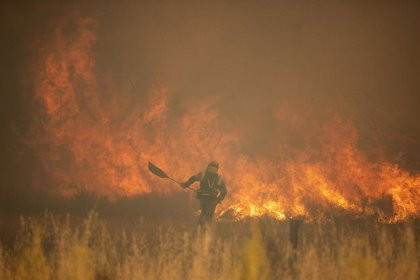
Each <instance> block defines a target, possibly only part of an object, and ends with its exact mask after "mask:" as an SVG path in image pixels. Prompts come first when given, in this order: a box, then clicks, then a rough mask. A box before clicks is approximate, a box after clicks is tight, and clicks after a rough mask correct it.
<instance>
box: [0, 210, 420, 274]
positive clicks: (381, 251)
mask: <svg viewBox="0 0 420 280" xmlns="http://www.w3.org/2000/svg"><path fill="white" fill-rule="evenodd" d="M115 228H118V229H115ZM288 231H289V229H288V223H287V222H276V221H271V220H266V219H260V220H253V221H246V222H241V223H230V222H221V223H219V224H217V225H216V226H214V227H213V228H211V229H209V230H207V231H206V232H205V233H200V232H198V231H196V230H195V229H193V227H185V226H181V225H177V224H176V223H175V222H174V223H172V224H171V223H169V224H163V225H155V224H151V223H150V224H149V223H146V222H139V223H137V224H135V225H129V226H128V225H127V227H126V230H123V229H121V227H120V226H118V227H115V226H111V224H110V223H107V222H105V221H102V220H100V219H98V218H97V215H96V214H95V213H91V214H90V215H88V216H87V217H86V218H85V219H84V220H83V221H79V222H75V221H72V219H70V218H69V217H67V218H59V217H57V216H54V215H50V214H47V215H45V217H43V218H42V219H34V220H32V219H26V220H24V219H22V221H21V225H20V229H19V232H20V233H19V234H18V235H17V237H16V239H15V241H14V242H13V244H9V245H7V247H5V246H3V247H0V279H31V280H36V279H39V280H44V279H69V280H70V279H72V280H77V279H83V280H89V279H404V280H410V279H413V280H414V279H418V275H419V268H418V264H419V246H418V242H417V240H416V238H418V236H416V224H415V221H409V222H406V223H404V224H400V225H381V224H377V223H374V222H369V221H358V222H351V221H347V222H331V223H328V224H303V225H302V227H301V232H300V233H301V234H300V238H299V247H298V249H297V250H294V249H292V248H291V246H290V244H289V241H288V238H289V237H288ZM3 245H4V244H3Z"/></svg>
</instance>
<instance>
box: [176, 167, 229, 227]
mask: <svg viewBox="0 0 420 280" xmlns="http://www.w3.org/2000/svg"><path fill="white" fill-rule="evenodd" d="M218 171H219V163H218V162H217V161H212V162H210V163H209V164H208V166H207V168H206V170H204V171H202V172H200V173H198V174H196V175H194V176H192V177H191V178H190V179H188V181H186V182H184V183H181V186H182V187H183V188H188V187H189V186H190V185H191V184H193V183H194V182H200V188H199V189H198V190H197V191H196V197H197V199H198V201H199V202H200V217H199V223H200V225H202V226H203V225H205V224H207V223H210V222H211V221H212V219H213V215H214V211H215V210H216V206H217V204H219V203H220V202H222V200H223V199H224V198H225V196H226V193H227V191H226V184H225V182H224V181H223V180H222V178H221V177H220V176H219V174H218Z"/></svg>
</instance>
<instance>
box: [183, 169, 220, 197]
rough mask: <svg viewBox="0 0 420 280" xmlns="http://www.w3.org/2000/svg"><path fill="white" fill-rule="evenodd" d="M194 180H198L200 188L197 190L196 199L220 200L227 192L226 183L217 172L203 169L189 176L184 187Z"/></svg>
mask: <svg viewBox="0 0 420 280" xmlns="http://www.w3.org/2000/svg"><path fill="white" fill-rule="evenodd" d="M194 182H200V188H199V189H198V190H197V198H198V199H209V200H217V202H220V201H222V200H223V199H224V198H225V196H226V193H227V190H226V184H225V182H224V181H223V179H222V178H221V177H220V176H219V174H217V173H213V172H209V171H203V172H200V173H198V174H196V175H194V176H191V178H190V179H188V181H186V182H185V183H184V186H185V187H189V186H190V185H191V184H193V183H194Z"/></svg>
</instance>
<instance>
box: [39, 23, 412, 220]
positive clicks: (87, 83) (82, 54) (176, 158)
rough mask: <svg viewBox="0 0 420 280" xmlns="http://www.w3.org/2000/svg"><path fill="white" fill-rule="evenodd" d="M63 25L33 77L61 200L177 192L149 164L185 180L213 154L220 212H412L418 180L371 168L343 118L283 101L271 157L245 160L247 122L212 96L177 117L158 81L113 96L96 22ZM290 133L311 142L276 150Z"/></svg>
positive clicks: (49, 169)
mask: <svg viewBox="0 0 420 280" xmlns="http://www.w3.org/2000/svg"><path fill="white" fill-rule="evenodd" d="M73 23H74V22H73ZM66 24H68V22H66V21H65V22H63V23H62V24H61V25H57V27H56V29H55V33H54V36H53V37H52V39H51V41H50V42H48V47H47V48H46V49H47V52H46V53H44V54H43V56H42V62H41V63H40V69H41V70H40V71H39V73H38V74H37V75H36V77H35V95H34V96H35V98H34V100H35V101H36V102H35V104H34V106H35V108H37V110H36V112H35V113H34V123H33V128H32V132H31V136H32V137H33V139H34V141H33V146H34V150H35V151H36V153H37V156H38V157H39V158H41V159H42V164H43V166H42V168H43V170H44V171H45V172H46V173H47V174H48V175H49V176H50V177H51V179H52V180H53V182H54V183H55V184H56V185H59V186H61V187H60V188H57V191H58V192H59V193H60V194H64V195H71V194H73V193H74V192H75V191H77V188H83V189H85V190H87V191H90V192H94V193H98V194H101V195H105V196H108V197H115V196H120V195H136V194H143V193H149V192H161V193H170V192H173V191H176V190H177V189H178V188H177V187H176V186H173V185H172V184H170V183H168V182H163V181H161V180H158V179H156V178H154V177H152V176H151V175H150V174H149V172H148V170H147V164H146V163H147V162H148V161H149V160H152V161H153V162H156V163H159V165H160V166H161V167H163V168H164V169H165V170H167V171H168V172H170V173H171V174H173V176H174V177H177V178H184V179H186V177H188V176H189V175H191V174H193V173H194V172H197V171H199V170H200V169H201V168H202V167H204V166H205V164H206V163H207V162H208V161H209V160H211V159H217V160H218V161H219V162H220V163H221V167H222V172H223V174H222V175H223V176H224V177H225V178H226V181H227V184H228V189H229V194H228V198H227V199H226V201H225V202H223V204H221V206H220V207H219V215H221V216H223V215H227V214H228V213H231V214H232V215H233V216H234V217H235V218H243V217H247V216H262V215H268V216H271V217H274V218H276V219H280V220H281V219H285V218H287V217H296V216H299V217H306V218H315V217H319V216H321V215H323V214H322V213H325V212H334V213H352V214H355V215H377V216H378V218H379V219H381V220H383V221H388V222H393V221H398V220H402V219H405V218H407V217H408V216H410V215H411V216H416V217H417V216H418V215H419V210H420V209H419V207H420V206H419V205H420V193H419V189H420V188H419V187H420V175H419V174H410V173H409V172H406V171H404V170H401V168H399V167H398V166H397V165H395V164H392V163H389V162H386V161H381V162H372V161H370V160H369V159H368V158H367V157H366V156H365V155H364V153H363V152H362V151H361V150H360V149H358V148H357V132H356V131H355V129H354V128H353V127H352V126H351V125H350V124H349V123H347V122H344V121H342V120H340V119H339V118H338V117H335V118H333V119H330V120H328V121H324V122H322V123H311V121H310V119H311V118H310V116H305V115H304V114H302V115H300V114H296V113H293V112H291V113H287V112H284V110H283V109H284V106H281V105H282V104H281V103H280V102H279V110H277V111H276V112H273V114H272V121H273V122H275V123H276V124H277V127H276V128H275V130H274V131H273V132H272V134H271V135H270V139H271V140H267V147H269V148H271V150H272V151H273V152H272V153H271V154H270V155H268V156H267V155H266V154H264V155H260V156H251V155H249V154H247V153H246V151H244V150H243V149H242V148H241V147H242V146H243V143H244V142H245V141H246V140H247V136H246V133H244V131H246V124H241V126H242V127H238V124H237V123H233V122H231V121H229V120H227V119H223V118H222V117H221V114H220V112H219V111H218V110H217V104H218V102H219V101H218V99H217V98H210V99H209V98H205V99H201V100H199V101H198V102H197V104H196V105H195V106H194V107H192V108H189V109H188V110H185V111H182V112H180V113H177V114H174V113H173V112H172V111H171V95H170V89H167V88H165V87H161V86H158V87H155V88H154V89H152V90H151V91H150V92H149V93H148V100H147V101H146V102H144V103H141V104H138V106H133V105H132V104H131V106H127V105H126V103H122V101H119V100H120V99H119V98H118V97H119V95H120V94H121V92H119V90H118V89H115V88H112V89H105V88H104V86H103V85H101V84H99V83H98V82H97V77H96V74H95V54H94V44H95V40H96V36H95V22H94V21H93V20H91V19H83V18H79V19H77V20H76V21H75V26H76V31H75V32H74V33H73V35H72V36H66V35H65V34H64V31H63V30H64V28H65V26H66ZM244 126H245V128H244ZM292 130H293V131H292ZM311 131H312V132H311ZM280 132H281V133H280ZM290 132H293V133H294V134H298V135H301V136H302V137H303V138H305V137H306V138H308V139H310V140H311V141H312V140H314V141H312V142H313V144H307V145H303V146H302V147H290V146H287V145H284V144H283V145H278V143H279V142H280V140H281V137H282V135H285V134H287V133H290ZM312 142H308V143H312ZM287 155H289V156H287ZM75 186H77V187H75ZM384 197H390V198H391V205H389V206H390V207H392V209H391V210H392V211H391V214H386V213H387V211H385V210H384V209H383V207H381V206H378V205H377V203H376V202H377V201H380V200H382V199H383V198H384Z"/></svg>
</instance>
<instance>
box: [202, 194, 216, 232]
mask: <svg viewBox="0 0 420 280" xmlns="http://www.w3.org/2000/svg"><path fill="white" fill-rule="evenodd" d="M199 201H200V218H199V222H200V225H202V226H203V225H205V224H208V223H210V222H211V221H212V219H213V216H214V210H216V205H217V202H216V200H215V199H213V198H202V199H199Z"/></svg>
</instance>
